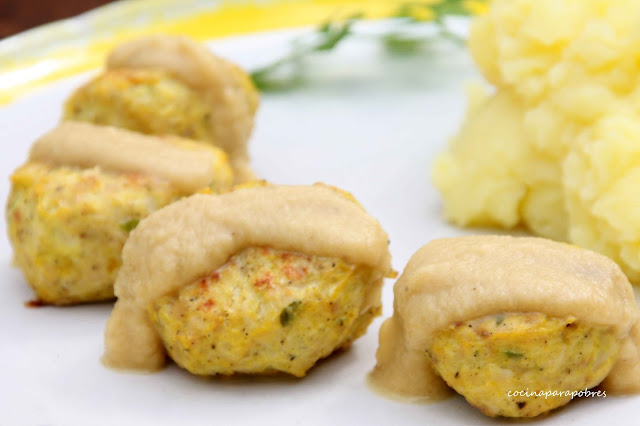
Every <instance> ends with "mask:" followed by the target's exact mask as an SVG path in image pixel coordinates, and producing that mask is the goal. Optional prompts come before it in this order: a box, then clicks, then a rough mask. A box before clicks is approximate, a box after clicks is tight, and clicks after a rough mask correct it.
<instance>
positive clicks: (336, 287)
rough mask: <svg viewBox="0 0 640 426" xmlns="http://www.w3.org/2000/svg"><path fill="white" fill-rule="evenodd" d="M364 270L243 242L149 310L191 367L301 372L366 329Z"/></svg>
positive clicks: (179, 358)
mask: <svg viewBox="0 0 640 426" xmlns="http://www.w3.org/2000/svg"><path fill="white" fill-rule="evenodd" d="M369 276H370V271H369V269H368V268H364V267H357V266H354V265H350V264H347V263H345V262H344V261H342V260H339V259H334V258H327V257H314V256H307V255H304V254H299V253H292V252H285V251H279V250H274V249H270V248H248V249H245V250H243V251H242V252H240V253H239V254H237V255H235V256H233V257H231V259H230V260H229V261H228V262H227V263H226V264H225V265H223V266H222V267H220V268H219V269H218V270H216V271H215V272H213V273H212V274H211V275H209V276H207V277H204V278H202V279H201V280H199V281H197V282H195V283H193V284H191V285H189V286H187V287H185V288H183V289H182V290H181V291H180V293H179V294H178V295H177V296H167V297H164V298H161V299H159V300H157V301H156V302H154V303H153V305H152V306H151V307H150V309H149V312H150V315H151V319H152V322H153V324H154V325H155V327H156V330H157V331H158V333H159V335H160V336H161V338H162V341H163V342H164V345H165V347H166V349H167V352H168V353H169V355H170V356H171V358H173V360H174V361H175V362H176V363H177V364H178V365H180V366H181V367H183V368H185V369H187V370H188V371H190V372H191V373H193V374H199V375H213V374H233V373H236V372H237V373H273V372H276V371H282V372H286V373H290V374H292V375H294V376H298V377H302V376H304V375H305V373H306V371H307V370H308V369H309V368H311V367H312V366H313V365H314V364H315V362H316V361H318V360H319V359H321V358H324V357H326V356H328V355H329V354H331V352H333V351H334V350H335V349H337V348H340V347H346V346H348V345H349V344H350V343H351V341H353V340H354V339H355V338H357V337H358V336H360V335H361V334H362V333H364V332H365V330H366V328H367V326H368V325H369V323H370V322H371V320H372V319H373V318H374V317H375V316H376V315H378V314H379V311H380V309H379V308H366V307H364V306H363V305H364V303H365V295H366V293H367V290H368V288H367V287H368V284H369V281H370V280H369Z"/></svg>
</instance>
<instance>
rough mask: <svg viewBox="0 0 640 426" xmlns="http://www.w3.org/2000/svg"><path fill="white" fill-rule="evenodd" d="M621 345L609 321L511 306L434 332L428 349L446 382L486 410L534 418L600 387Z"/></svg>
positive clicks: (490, 413) (505, 414)
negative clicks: (592, 322)
mask: <svg viewBox="0 0 640 426" xmlns="http://www.w3.org/2000/svg"><path fill="white" fill-rule="evenodd" d="M619 349H620V343H619V342H618V339H616V337H615V336H614V334H613V332H612V331H611V329H610V328H609V327H605V326H599V325H588V324H581V323H579V322H575V320H574V319H573V318H565V319H563V318H549V317H547V316H546V315H543V314H540V313H508V314H504V315H496V316H488V317H484V318H480V319H476V320H473V321H468V322H464V323H458V324H455V325H452V326H450V327H449V328H447V329H445V330H442V331H440V332H438V333H437V335H436V336H435V338H434V340H433V343H432V345H431V347H430V348H429V349H428V351H427V355H428V357H430V359H431V361H432V362H433V366H434V368H435V370H436V371H437V372H438V374H440V376H441V377H442V378H443V379H444V380H445V381H446V382H447V384H448V385H449V386H451V387H452V388H454V389H455V390H456V391H457V392H458V393H460V394H462V395H463V396H464V397H465V398H466V399H467V401H468V402H469V403H470V404H472V405H474V406H475V407H477V408H478V409H480V410H481V411H482V412H483V413H485V414H486V415H489V416H507V417H533V416H537V415H539V414H541V413H544V412H547V411H549V410H551V409H554V408H556V407H560V406H562V405H565V404H567V403H568V402H569V401H571V399H572V396H571V394H570V393H571V392H574V391H575V392H578V391H584V390H585V389H590V388H592V387H594V386H597V385H598V384H599V383H600V382H601V381H602V380H603V379H604V378H605V377H606V375H607V374H608V373H609V371H610V370H611V368H612V367H613V363H614V361H615V359H616V356H617V354H618V351H619ZM554 391H557V393H556V396H553V395H552V394H543V392H554ZM514 392H515V394H514ZM526 392H528V393H529V395H530V396H527V394H526ZM560 392H562V393H563V394H562V395H560ZM533 393H536V394H535V395H533ZM523 395H524V396H523Z"/></svg>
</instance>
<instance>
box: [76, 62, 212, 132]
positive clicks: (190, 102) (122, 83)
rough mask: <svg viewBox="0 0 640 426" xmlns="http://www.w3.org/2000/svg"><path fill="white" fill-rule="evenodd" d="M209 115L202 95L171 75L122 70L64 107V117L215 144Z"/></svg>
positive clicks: (95, 81) (93, 84)
mask: <svg viewBox="0 0 640 426" xmlns="http://www.w3.org/2000/svg"><path fill="white" fill-rule="evenodd" d="M211 114H213V110H212V108H211V105H209V104H208V103H207V102H206V101H205V99H204V98H203V96H202V94H201V93H199V92H198V91H196V90H195V89H192V88H190V87H188V86H187V85H185V84H184V83H182V82H181V81H180V80H178V79H177V78H176V77H173V76H172V75H171V74H170V73H169V72H168V71H164V70H159V69H118V70H112V71H107V72H105V73H103V74H100V75H98V76H97V77H96V78H94V79H93V80H92V81H90V82H89V83H87V84H85V85H84V86H82V87H81V88H80V89H78V90H77V91H76V92H75V93H74V94H73V95H72V96H71V98H69V100H68V101H67V103H66V105H65V112H64V118H65V119H67V120H75V121H86V122H90V123H94V124H100V125H104V126H115V127H121V128H123V129H128V130H133V131H135V132H139V133H145V134H151V135H163V134H171V135H177V136H182V137H185V138H190V139H197V140H201V141H208V142H211V143H213V144H215V140H214V136H213V134H212V132H211V127H210V125H209V119H210V117H211Z"/></svg>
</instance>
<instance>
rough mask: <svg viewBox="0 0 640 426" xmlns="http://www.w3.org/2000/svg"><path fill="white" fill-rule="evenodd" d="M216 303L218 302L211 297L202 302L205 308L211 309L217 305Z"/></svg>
mask: <svg viewBox="0 0 640 426" xmlns="http://www.w3.org/2000/svg"><path fill="white" fill-rule="evenodd" d="M215 304H216V302H214V301H213V300H211V299H208V300H207V301H206V302H204V303H203V304H202V307H203V308H205V309H211V308H212V307H213V306H215Z"/></svg>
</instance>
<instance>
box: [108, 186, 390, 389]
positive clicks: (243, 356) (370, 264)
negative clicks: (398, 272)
mask: <svg viewBox="0 0 640 426" xmlns="http://www.w3.org/2000/svg"><path fill="white" fill-rule="evenodd" d="M392 272H393V271H392V269H391V264H390V255H389V252H388V237H387V235H386V233H385V232H384V230H383V229H382V228H381V226H380V224H379V223H378V222H377V221H376V220H375V219H374V218H373V217H371V216H370V215H368V214H367V213H366V211H365V210H364V208H363V207H362V206H361V205H359V204H358V203H357V202H355V201H354V199H353V197H352V196H351V195H350V194H348V193H345V192H344V191H341V190H337V189H336V188H332V187H328V186H325V185H313V186H278V185H266V184H256V185H246V186H243V187H241V188H239V189H236V190H234V191H233V192H229V193H225V194H222V195H202V194H196V195H194V196H191V197H188V198H186V199H183V200H180V201H178V202H176V203H173V204H172V205H170V206H167V207H165V208H163V209H161V210H159V211H157V212H155V213H153V214H151V215H150V216H149V217H147V218H146V219H145V220H143V221H142V222H141V223H140V226H139V227H138V228H137V229H136V232H135V233H133V234H132V235H131V238H129V240H128V241H127V243H126V244H125V247H124V249H123V267H122V269H121V270H120V273H119V274H118V277H117V279H116V285H115V289H116V295H117V296H118V301H117V302H116V305H115V307H114V310H113V312H112V314H111V317H110V318H109V321H108V323H107V330H106V332H105V356H104V358H103V360H104V362H105V364H107V365H108V366H111V367H114V368H123V369H134V370H155V369H159V368H161V367H162V366H164V364H165V362H166V358H167V356H168V357H170V358H172V359H173V360H174V361H175V362H176V363H177V364H178V365H179V366H181V367H183V368H184V369H186V370H188V371H189V372H191V373H193V374H196V375H218V374H219V375H231V374H236V373H240V374H270V373H278V372H281V373H287V374H291V375H293V376H296V377H302V376H304V375H305V374H306V372H307V371H308V370H309V369H310V368H311V367H312V366H313V365H314V364H315V363H316V362H317V361H318V360H320V359H322V358H325V357H327V356H328V355H330V354H331V353H332V352H333V351H335V350H338V349H340V348H346V347H348V346H349V345H350V343H351V342H352V341H353V340H355V339H356V338H357V337H359V336H360V335H362V334H364V333H365V331H366V329H367V327H368V325H369V324H370V322H371V321H372V319H373V318H374V317H375V316H377V315H379V313H380V310H381V300H380V297H381V287H382V283H383V280H384V278H385V277H387V276H389V275H391V274H392ZM131 341H135V342H138V343H137V344H136V345H130V344H129V343H130V342H131Z"/></svg>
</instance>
